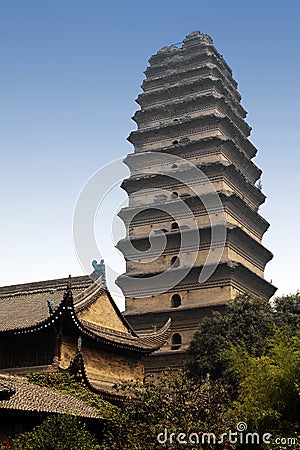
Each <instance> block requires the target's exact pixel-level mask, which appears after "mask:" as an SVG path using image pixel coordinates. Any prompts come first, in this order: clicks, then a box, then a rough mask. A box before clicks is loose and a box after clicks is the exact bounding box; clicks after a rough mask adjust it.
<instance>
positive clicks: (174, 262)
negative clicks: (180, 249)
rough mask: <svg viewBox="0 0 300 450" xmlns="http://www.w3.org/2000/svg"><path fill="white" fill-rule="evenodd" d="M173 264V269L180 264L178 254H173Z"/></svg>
mask: <svg viewBox="0 0 300 450" xmlns="http://www.w3.org/2000/svg"><path fill="white" fill-rule="evenodd" d="M171 266H172V267H173V269H176V268H177V267H179V266H180V259H179V258H178V256H173V257H172V259H171Z"/></svg>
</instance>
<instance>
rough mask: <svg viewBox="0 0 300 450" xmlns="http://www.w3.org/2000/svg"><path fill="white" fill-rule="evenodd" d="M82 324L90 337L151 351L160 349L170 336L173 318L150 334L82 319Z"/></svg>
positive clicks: (112, 343)
mask: <svg viewBox="0 0 300 450" xmlns="http://www.w3.org/2000/svg"><path fill="white" fill-rule="evenodd" d="M79 322H80V324H81V325H82V326H83V327H84V328H82V331H84V332H85V333H86V334H88V335H89V336H90V337H92V338H94V339H96V340H98V341H100V342H107V343H111V345H113V346H120V347H124V348H129V349H132V350H140V351H142V352H145V353H151V352H154V351H155V350H158V349H159V348H160V347H161V346H162V345H163V344H164V343H165V342H166V341H167V339H168V338H169V337H170V335H171V331H170V325H171V319H169V320H168V321H167V322H166V323H165V325H164V326H163V327H161V328H160V329H159V330H158V331H153V332H151V333H148V334H135V335H132V334H130V333H126V332H121V331H115V330H111V329H110V328H105V327H103V326H98V325H96V324H94V323H91V322H88V321H86V320H83V319H81V320H80V321H79Z"/></svg>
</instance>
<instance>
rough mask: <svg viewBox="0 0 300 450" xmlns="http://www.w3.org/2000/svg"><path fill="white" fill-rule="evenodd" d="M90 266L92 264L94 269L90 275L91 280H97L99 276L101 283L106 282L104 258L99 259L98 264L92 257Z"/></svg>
mask: <svg viewBox="0 0 300 450" xmlns="http://www.w3.org/2000/svg"><path fill="white" fill-rule="evenodd" d="M92 266H93V269H94V272H93V273H92V275H91V277H92V279H93V280H97V279H98V278H101V281H102V282H103V283H105V282H106V270H105V263H104V259H101V261H100V263H99V264H98V263H97V261H96V260H95V259H94V260H93V261H92Z"/></svg>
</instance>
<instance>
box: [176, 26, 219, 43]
mask: <svg viewBox="0 0 300 450" xmlns="http://www.w3.org/2000/svg"><path fill="white" fill-rule="evenodd" d="M194 42H195V43H196V42H197V43H199V42H201V43H203V44H207V45H212V44H213V43H214V42H213V40H212V38H211V37H210V36H209V35H208V34H205V33H201V31H199V30H196V31H193V32H192V33H190V34H188V35H187V36H186V38H185V39H184V40H183V45H187V44H191V43H194Z"/></svg>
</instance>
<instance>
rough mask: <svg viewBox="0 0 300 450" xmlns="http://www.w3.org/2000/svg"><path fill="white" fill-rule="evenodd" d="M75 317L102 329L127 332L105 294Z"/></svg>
mask: <svg viewBox="0 0 300 450" xmlns="http://www.w3.org/2000/svg"><path fill="white" fill-rule="evenodd" d="M77 315H78V318H79V319H85V320H87V321H89V322H92V323H95V324H97V325H100V326H103V327H107V328H111V329H113V330H117V331H125V332H126V331H128V329H127V327H126V326H125V325H124V324H123V322H122V321H121V320H120V318H119V317H118V315H117V313H116V311H115V310H114V308H113V307H112V305H111V303H110V300H109V298H108V295H107V293H106V292H103V293H102V294H101V295H100V296H99V298H98V299H97V300H96V301H95V302H94V303H92V304H91V305H90V306H89V307H88V308H86V309H85V310H84V311H82V312H79V313H78V314H77Z"/></svg>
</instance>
